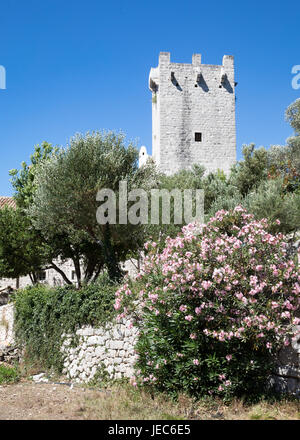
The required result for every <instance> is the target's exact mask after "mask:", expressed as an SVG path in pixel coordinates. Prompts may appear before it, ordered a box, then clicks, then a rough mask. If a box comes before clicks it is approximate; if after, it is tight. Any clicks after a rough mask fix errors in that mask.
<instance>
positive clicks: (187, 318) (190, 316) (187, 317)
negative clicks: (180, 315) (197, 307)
mask: <svg viewBox="0 0 300 440" xmlns="http://www.w3.org/2000/svg"><path fill="white" fill-rule="evenodd" d="M184 319H186V320H187V321H191V320H192V319H193V317H192V315H186V316H185V317H184Z"/></svg>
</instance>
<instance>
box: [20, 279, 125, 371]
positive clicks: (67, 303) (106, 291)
mask: <svg viewBox="0 0 300 440" xmlns="http://www.w3.org/2000/svg"><path fill="white" fill-rule="evenodd" d="M116 290H117V286H116V285H115V284H113V283H111V282H110V280H109V279H108V276H107V275H105V274H104V275H102V276H100V277H99V279H98V280H97V282H95V283H92V284H88V285H85V286H83V287H82V288H81V289H79V290H78V289H76V287H75V286H74V287H73V286H71V287H70V286H62V287H49V286H44V285H37V286H31V287H27V288H25V289H24V290H21V291H19V292H18V293H17V295H16V297H15V310H16V314H15V332H16V340H17V342H18V344H19V345H20V346H22V347H24V348H25V351H26V359H27V361H28V362H38V363H39V364H41V365H43V366H44V367H45V368H49V369H53V370H54V371H56V372H61V371H62V368H63V357H62V354H61V352H60V347H61V344H62V342H63V339H64V337H65V335H66V334H67V333H69V334H71V335H72V334H75V332H76V330H77V329H79V328H80V327H81V326H84V325H91V326H101V325H103V324H104V323H105V322H108V321H110V320H111V319H113V317H114V315H115V311H114V308H113V303H114V298H115V292H116ZM74 342H75V340H74Z"/></svg>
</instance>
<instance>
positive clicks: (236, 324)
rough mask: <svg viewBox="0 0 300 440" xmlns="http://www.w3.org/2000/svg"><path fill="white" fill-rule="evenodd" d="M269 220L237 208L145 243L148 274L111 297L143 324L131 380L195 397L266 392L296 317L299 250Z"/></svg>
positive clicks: (119, 308) (299, 287)
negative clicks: (294, 252) (293, 251)
mask: <svg viewBox="0 0 300 440" xmlns="http://www.w3.org/2000/svg"><path fill="white" fill-rule="evenodd" d="M277 223H279V221H277ZM271 228H272V230H274V224H270V223H268V221H267V220H265V219H262V220H260V221H257V220H256V219H255V218H254V217H253V215H252V214H249V213H248V212H247V211H246V210H245V209H243V208H242V207H240V206H238V207H236V208H235V209H233V210H231V211H224V210H223V211H219V212H217V213H216V215H215V216H214V217H213V218H211V219H210V221H209V222H208V223H207V224H206V225H196V224H190V225H187V226H185V227H184V228H183V230H182V233H181V234H179V235H178V236H177V237H176V238H174V239H171V238H169V239H167V241H166V247H165V249H164V250H163V251H162V252H160V251H159V250H158V247H157V244H156V243H155V242H152V243H148V244H147V245H146V248H147V251H148V255H147V257H146V259H145V263H144V267H143V270H142V272H141V273H140V274H139V276H138V279H137V281H135V282H129V281H128V282H127V283H126V284H124V285H123V286H122V287H121V288H120V289H119V290H118V291H117V292H116V301H115V305H114V306H115V309H116V310H117V311H118V313H119V315H118V318H121V317H123V316H124V315H126V314H127V315H128V314H133V315H134V314H135V316H136V320H135V323H134V324H135V325H138V326H139V327H140V337H139V340H138V343H137V346H136V350H137V353H138V361H137V364H136V375H135V377H134V378H132V383H133V384H134V385H135V386H146V387H150V388H152V389H154V390H155V389H156V390H159V391H164V392H168V393H169V394H172V395H177V394H178V393H179V392H187V393H189V394H190V395H192V396H196V397H200V396H202V395H205V394H210V395H218V396H221V397H224V398H231V397H233V396H247V398H248V399H250V398H252V397H254V396H258V395H261V394H263V393H265V392H267V383H268V381H267V379H268V377H269V375H270V374H271V373H272V371H273V368H274V366H275V358H276V354H277V352H278V350H279V349H280V348H281V347H282V345H288V344H289V343H290V338H291V337H292V335H293V326H294V325H295V324H298V323H299V321H300V320H299V319H298V318H296V317H295V312H296V310H297V309H298V307H299V292H300V272H299V268H298V263H297V262H296V258H297V256H294V259H291V257H289V253H288V252H287V248H288V245H287V243H286V241H285V237H284V235H283V234H282V233H277V234H271V233H270V232H269V231H270V230H271Z"/></svg>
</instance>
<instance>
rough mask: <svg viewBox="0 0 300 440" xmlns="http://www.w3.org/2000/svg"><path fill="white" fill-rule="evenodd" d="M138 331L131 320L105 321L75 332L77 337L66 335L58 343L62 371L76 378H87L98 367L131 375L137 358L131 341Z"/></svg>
mask: <svg viewBox="0 0 300 440" xmlns="http://www.w3.org/2000/svg"><path fill="white" fill-rule="evenodd" d="M137 336H138V331H137V329H136V328H135V327H130V321H121V322H119V323H115V324H112V323H110V324H107V325H106V326H105V327H101V328H92V327H83V328H81V329H79V330H77V332H76V337H77V338H78V341H77V342H76V346H75V347H73V346H72V337H71V336H69V337H66V338H65V339H64V342H63V344H62V347H61V352H62V353H63V354H64V356H65V361H64V370H63V373H64V374H66V375H67V376H69V377H70V379H72V380H74V381H75V382H88V381H89V380H91V379H92V378H93V377H94V375H95V374H96V372H97V371H101V373H103V371H106V373H107V374H108V376H109V377H110V378H114V379H121V378H122V377H131V376H132V375H133V365H134V363H135V360H136V354H135V351H134V345H135V343H136V340H137Z"/></svg>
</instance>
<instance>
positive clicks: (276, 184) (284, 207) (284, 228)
mask: <svg viewBox="0 0 300 440" xmlns="http://www.w3.org/2000/svg"><path fill="white" fill-rule="evenodd" d="M243 206H244V207H245V208H247V209H248V210H249V211H250V212H251V213H253V214H254V215H255V217H256V218H257V219H262V218H267V219H268V220H269V221H270V222H272V223H273V224H274V229H272V232H274V231H281V232H284V233H288V232H293V231H296V230H297V229H299V227H300V193H296V192H287V193H285V192H284V190H283V179H282V178H277V179H273V180H267V181H263V182H261V184H260V185H259V187H258V188H257V190H256V191H253V192H251V193H250V194H249V195H248V196H247V197H246V198H245V200H244V201H243ZM276 219H278V220H279V221H280V225H276V224H275V223H274V222H275V220H276Z"/></svg>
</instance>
